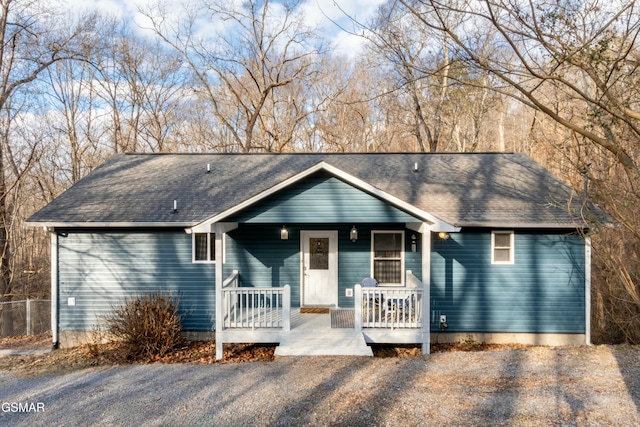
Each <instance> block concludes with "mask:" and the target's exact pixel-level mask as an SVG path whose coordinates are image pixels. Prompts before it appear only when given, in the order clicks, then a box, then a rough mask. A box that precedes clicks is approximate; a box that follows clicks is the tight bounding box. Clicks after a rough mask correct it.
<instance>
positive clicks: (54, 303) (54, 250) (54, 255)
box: [45, 227, 60, 350]
mask: <svg viewBox="0 0 640 427" xmlns="http://www.w3.org/2000/svg"><path fill="white" fill-rule="evenodd" d="M45 231H48V232H49V236H50V248H51V337H52V341H53V345H52V348H53V349H54V350H55V349H57V348H58V347H59V346H60V340H59V336H58V285H59V283H58V233H57V232H56V231H55V230H53V229H48V228H47V227H45Z"/></svg>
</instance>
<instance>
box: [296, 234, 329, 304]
mask: <svg viewBox="0 0 640 427" xmlns="http://www.w3.org/2000/svg"><path fill="white" fill-rule="evenodd" d="M300 238H301V243H300V245H301V248H300V249H301V252H302V305H303V306H313V305H315V306H318V305H323V306H329V305H333V306H337V305H338V232H337V231H302V232H301V233H300Z"/></svg>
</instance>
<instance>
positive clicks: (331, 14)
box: [67, 0, 386, 56]
mask: <svg viewBox="0 0 640 427" xmlns="http://www.w3.org/2000/svg"><path fill="white" fill-rule="evenodd" d="M230 1H233V0H230ZM384 1H386V0H304V3H303V5H302V8H303V10H304V15H305V17H306V19H307V21H308V23H309V24H310V25H318V26H321V27H323V34H324V36H325V37H326V39H327V41H329V42H331V43H332V44H333V45H334V46H335V48H336V51H337V53H340V54H345V55H348V56H355V54H357V52H358V51H359V49H360V46H361V44H362V39H361V38H360V37H358V36H354V35H351V34H349V32H348V31H343V30H342V29H340V27H342V28H344V29H347V30H352V29H353V23H352V22H351V21H350V19H349V17H348V16H345V14H346V15H349V16H351V17H353V18H355V19H357V20H358V21H366V20H367V19H368V18H370V17H371V16H372V15H373V14H374V12H375V11H376V9H377V7H378V6H379V5H380V4H382V3H383V2H384ZM148 2H149V0H67V3H68V4H69V5H71V6H72V7H74V9H75V8H78V9H81V8H97V9H99V10H101V11H103V12H108V13H110V14H113V15H116V16H130V17H134V18H136V17H137V19H138V20H139V19H140V16H139V15H138V13H137V7H138V6H140V5H145V4H147V3H148ZM186 2H188V0H175V1H174V2H172V3H173V4H176V3H178V4H179V3H186ZM76 10H77V9H76ZM331 21H334V22H335V23H337V24H338V25H336V24H335V23H334V22H331Z"/></svg>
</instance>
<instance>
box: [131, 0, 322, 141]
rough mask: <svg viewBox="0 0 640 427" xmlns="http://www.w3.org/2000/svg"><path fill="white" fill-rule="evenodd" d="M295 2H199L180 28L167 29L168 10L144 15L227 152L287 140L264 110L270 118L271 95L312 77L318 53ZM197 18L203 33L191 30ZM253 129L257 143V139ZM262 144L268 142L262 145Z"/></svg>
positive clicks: (273, 99) (274, 100) (195, 28)
mask: <svg viewBox="0 0 640 427" xmlns="http://www.w3.org/2000/svg"><path fill="white" fill-rule="evenodd" d="M299 3H300V2H299V1H284V2H278V3H275V2H269V1H255V0H250V1H246V2H242V3H238V2H224V1H218V0H214V1H208V0H203V1H200V2H197V3H196V4H195V6H194V8H193V9H189V10H187V11H186V13H185V15H184V16H183V17H181V18H179V22H171V16H172V13H171V12H170V11H169V10H168V8H167V7H168V6H167V4H157V5H156V6H155V7H154V8H152V9H150V10H146V11H145V12H144V13H145V15H146V16H147V18H148V19H149V21H150V22H151V29H152V30H153V31H154V32H155V33H156V34H157V35H158V36H160V37H161V38H162V40H164V41H165V42H166V43H167V44H169V45H170V46H171V47H173V48H174V49H175V50H176V51H177V52H179V53H180V55H181V56H182V57H183V60H184V62H185V64H187V66H188V67H189V68H190V70H191V73H192V75H193V78H194V82H193V88H194V90H195V91H196V93H197V94H198V96H200V97H201V99H202V100H204V101H206V102H207V103H208V104H209V105H210V107H211V113H212V114H213V115H214V116H215V118H216V119H217V120H218V121H219V124H220V127H222V128H224V132H225V133H227V134H228V135H229V136H231V138H232V143H233V146H230V147H227V149H229V150H238V151H241V152H249V151H252V150H268V149H271V148H273V147H275V148H276V149H279V150H281V149H283V144H282V141H287V140H288V138H287V137H286V136H284V137H282V136H281V135H279V133H280V129H277V128H275V127H274V126H273V125H274V124H275V123H276V122H274V121H273V120H270V119H268V118H267V117H266V116H267V114H266V112H265V109H266V106H267V105H270V106H271V113H272V114H273V113H277V111H275V110H274V109H273V107H275V106H276V105H277V104H278V100H277V96H276V92H277V91H282V90H283V88H285V87H287V86H291V85H293V83H294V82H296V81H306V80H307V79H308V78H309V77H310V75H312V74H313V73H315V72H316V71H317V69H316V68H314V66H313V64H314V61H315V59H314V58H315V57H317V56H318V55H319V54H320V52H321V47H320V46H319V45H318V44H316V41H317V36H316V34H315V31H314V30H313V29H311V28H308V27H307V26H305V24H304V20H303V16H302V15H301V14H300V11H299ZM203 19H204V20H207V21H208V22H210V23H211V24H210V25H208V26H207V28H206V29H205V28H202V27H199V26H198V23H199V22H201V20H203ZM214 28H217V30H215V31H214ZM284 95H285V96H288V95H286V94H284ZM296 108H297V110H298V112H299V113H301V114H303V115H304V114H306V113H305V112H304V109H301V108H299V106H296ZM286 114H287V115H288V114H290V111H287V113H286ZM277 119H278V121H279V120H280V119H282V117H278V118H277ZM294 121H295V120H294ZM260 128H262V131H263V135H261V136H262V137H263V138H262V142H261V141H260V140H261V138H260V137H257V136H256V131H257V130H260ZM265 134H266V135H265ZM265 138H266V140H267V141H268V140H271V142H266V143H265V142H264V141H265ZM275 140H277V141H278V142H276V141H275Z"/></svg>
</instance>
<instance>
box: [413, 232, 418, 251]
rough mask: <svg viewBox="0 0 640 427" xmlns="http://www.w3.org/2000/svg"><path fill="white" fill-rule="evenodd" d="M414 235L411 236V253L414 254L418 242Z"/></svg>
mask: <svg viewBox="0 0 640 427" xmlns="http://www.w3.org/2000/svg"><path fill="white" fill-rule="evenodd" d="M416 239H417V237H416V235H415V234H412V235H411V252H416V251H417V250H418V242H417V240H416Z"/></svg>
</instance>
